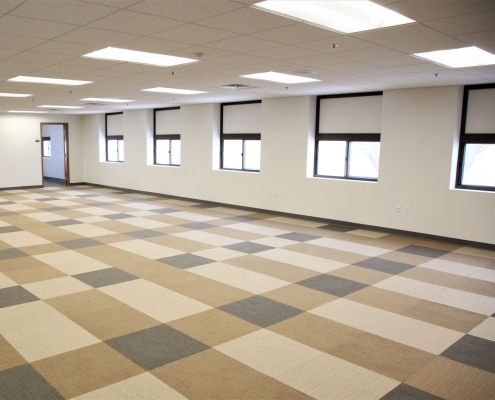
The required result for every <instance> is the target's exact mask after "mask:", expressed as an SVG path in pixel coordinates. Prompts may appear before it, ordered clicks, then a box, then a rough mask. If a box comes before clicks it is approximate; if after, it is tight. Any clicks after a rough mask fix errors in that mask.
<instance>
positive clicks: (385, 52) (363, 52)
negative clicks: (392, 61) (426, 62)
mask: <svg viewBox="0 0 495 400" xmlns="http://www.w3.org/2000/svg"><path fill="white" fill-rule="evenodd" d="M402 55H403V53H401V52H399V51H396V50H392V49H389V48H386V47H381V46H375V47H367V48H365V49H358V50H349V51H342V52H340V53H339V57H342V58H345V59H348V60H353V61H364V60H373V59H376V58H382V57H394V56H402Z"/></svg>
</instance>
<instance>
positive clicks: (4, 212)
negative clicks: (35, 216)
mask: <svg viewBox="0 0 495 400" xmlns="http://www.w3.org/2000/svg"><path fill="white" fill-rule="evenodd" d="M16 214H17V213H15V212H13V211H2V212H0V217H10V216H11V215H16Z"/></svg>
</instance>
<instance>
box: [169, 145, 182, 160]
mask: <svg viewBox="0 0 495 400" xmlns="http://www.w3.org/2000/svg"><path fill="white" fill-rule="evenodd" d="M170 153H171V155H170V164H173V165H180V140H171V141H170Z"/></svg>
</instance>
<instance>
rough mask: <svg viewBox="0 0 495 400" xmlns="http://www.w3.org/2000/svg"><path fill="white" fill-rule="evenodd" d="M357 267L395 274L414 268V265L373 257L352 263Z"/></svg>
mask: <svg viewBox="0 0 495 400" xmlns="http://www.w3.org/2000/svg"><path fill="white" fill-rule="evenodd" d="M354 265H357V266H358V267H363V268H368V269H373V270H375V271H380V272H386V273H387V274H393V275H397V274H400V273H401V272H404V271H407V270H408V269H411V268H414V265H411V264H404V263H401V262H397V261H390V260H384V259H383V258H378V257H373V258H368V259H366V260H363V261H359V262H357V263H354Z"/></svg>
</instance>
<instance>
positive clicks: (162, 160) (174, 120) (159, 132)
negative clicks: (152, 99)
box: [153, 107, 180, 167]
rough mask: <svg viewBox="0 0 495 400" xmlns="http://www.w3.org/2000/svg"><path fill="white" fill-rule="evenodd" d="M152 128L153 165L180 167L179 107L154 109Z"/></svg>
mask: <svg viewBox="0 0 495 400" xmlns="http://www.w3.org/2000/svg"><path fill="white" fill-rule="evenodd" d="M153 126H154V154H155V160H154V163H155V165H173V166H177V167H178V166H180V107H171V108H157V109H155V110H154V115H153Z"/></svg>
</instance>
